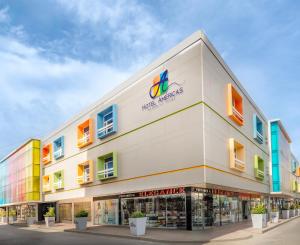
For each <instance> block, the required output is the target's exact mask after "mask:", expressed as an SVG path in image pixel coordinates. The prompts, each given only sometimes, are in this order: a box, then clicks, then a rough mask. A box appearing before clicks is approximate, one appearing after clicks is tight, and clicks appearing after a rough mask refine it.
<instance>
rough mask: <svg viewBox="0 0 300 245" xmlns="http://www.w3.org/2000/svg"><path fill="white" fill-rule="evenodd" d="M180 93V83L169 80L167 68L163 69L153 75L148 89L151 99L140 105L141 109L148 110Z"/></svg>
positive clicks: (173, 98) (181, 92) (181, 88)
mask: <svg viewBox="0 0 300 245" xmlns="http://www.w3.org/2000/svg"><path fill="white" fill-rule="evenodd" d="M181 94H183V87H182V84H179V83H177V82H171V81H170V80H169V73H168V70H164V71H163V72H161V73H160V74H159V75H157V76H156V77H154V79H153V81H152V86H151V87H150V90H149V96H150V98H151V99H152V100H151V101H149V102H148V103H146V104H144V105H142V110H143V111H149V110H152V109H155V108H157V107H159V106H161V105H163V104H164V103H167V102H170V101H173V100H175V98H176V97H177V96H178V95H181Z"/></svg>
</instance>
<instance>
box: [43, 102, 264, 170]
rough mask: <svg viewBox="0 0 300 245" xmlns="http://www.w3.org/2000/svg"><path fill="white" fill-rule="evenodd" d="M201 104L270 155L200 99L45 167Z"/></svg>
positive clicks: (51, 164)
mask: <svg viewBox="0 0 300 245" xmlns="http://www.w3.org/2000/svg"><path fill="white" fill-rule="evenodd" d="M201 104H203V105H205V106H206V107H207V108H209V109H210V110H211V111H212V112H214V113H215V114H216V115H218V116H219V117H220V118H221V119H223V120H224V121H225V122H226V123H228V124H229V125H230V126H232V127H233V128H234V129H235V130H237V131H238V132H239V133H240V134H241V135H243V136H244V137H245V138H246V139H248V140H249V141H250V142H251V143H252V144H253V145H255V146H256V147H258V148H259V149H260V150H261V151H263V152H264V153H265V154H266V155H267V156H269V153H268V152H266V151H265V150H263V149H262V148H261V147H260V146H259V145H258V144H256V143H255V142H254V140H251V139H250V138H249V137H248V136H247V135H245V134H244V133H243V132H242V131H241V130H240V129H238V128H237V127H236V126H234V125H233V124H231V123H230V122H229V121H228V120H227V119H226V118H224V117H223V116H222V115H221V114H219V113H218V112H217V111H216V110H214V109H213V108H212V107H210V106H209V105H208V104H207V103H205V102H204V101H198V102H196V103H194V104H192V105H189V106H187V107H184V108H182V109H180V110H178V111H175V112H172V113H170V114H168V115H165V116H163V117H160V118H158V119H156V120H154V121H151V122H149V123H146V124H144V125H142V126H140V127H137V128H135V129H132V130H129V131H127V132H125V133H122V134H120V135H117V136H115V137H113V138H111V139H108V140H106V141H104V142H100V143H99V144H97V145H94V146H91V147H89V148H86V149H84V150H82V151H80V152H78V153H75V154H74V155H71V156H68V157H65V158H62V159H60V160H59V161H56V162H55V163H49V164H47V165H46V166H43V168H47V167H50V166H53V165H55V164H57V163H60V162H63V161H65V160H67V159H70V158H72V157H75V156H77V155H79V154H81V153H83V152H86V151H88V150H92V149H94V148H96V147H98V146H101V145H104V144H106V143H108V142H110V141H113V140H116V139H118V138H121V137H123V136H125V135H128V134H131V133H133V132H135V131H138V130H140V129H142V128H145V127H147V126H149V125H151V124H154V123H157V122H159V121H161V120H164V119H166V118H168V117H171V116H174V115H176V114H178V113H180V112H183V111H186V110H188V109H190V108H193V107H195V106H197V105H201Z"/></svg>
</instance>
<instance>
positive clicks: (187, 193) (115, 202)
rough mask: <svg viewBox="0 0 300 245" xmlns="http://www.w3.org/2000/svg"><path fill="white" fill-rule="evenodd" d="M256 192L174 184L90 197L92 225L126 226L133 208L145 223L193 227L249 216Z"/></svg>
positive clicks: (202, 227)
mask: <svg viewBox="0 0 300 245" xmlns="http://www.w3.org/2000/svg"><path fill="white" fill-rule="evenodd" d="M263 200H264V199H263V197H262V196H260V195H256V194H248V193H238V192H230V191H223V190H217V189H204V188H194V187H177V188H168V189H160V190H149V191H143V192H137V193H126V194H122V195H116V196H110V197H96V198H94V224H97V225H101V224H108V225H128V223H129V217H130V216H131V215H132V213H133V212H135V211H141V212H142V213H144V214H145V215H146V217H147V218H148V219H147V226H148V227H157V228H173V229H188V230H191V229H193V230H197V229H205V228H209V227H213V226H221V225H226V224H230V223H237V222H241V221H243V220H247V219H250V210H251V207H253V206H255V205H257V204H258V203H260V202H261V201H263Z"/></svg>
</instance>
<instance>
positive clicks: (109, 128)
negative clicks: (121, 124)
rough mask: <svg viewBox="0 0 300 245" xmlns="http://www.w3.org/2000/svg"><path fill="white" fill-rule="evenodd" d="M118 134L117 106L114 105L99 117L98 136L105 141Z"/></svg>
mask: <svg viewBox="0 0 300 245" xmlns="http://www.w3.org/2000/svg"><path fill="white" fill-rule="evenodd" d="M116 132H117V106H116V105H112V106H110V107H108V108H106V109H105V110H103V111H101V112H99V113H98V115H97V136H98V138H99V139H103V138H105V137H107V136H109V135H111V134H114V133H116Z"/></svg>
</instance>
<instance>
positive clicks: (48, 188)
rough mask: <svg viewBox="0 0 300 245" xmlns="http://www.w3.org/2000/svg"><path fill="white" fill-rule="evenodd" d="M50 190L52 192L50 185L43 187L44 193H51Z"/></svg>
mask: <svg viewBox="0 0 300 245" xmlns="http://www.w3.org/2000/svg"><path fill="white" fill-rule="evenodd" d="M50 190H51V187H50V184H45V185H43V191H50Z"/></svg>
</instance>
